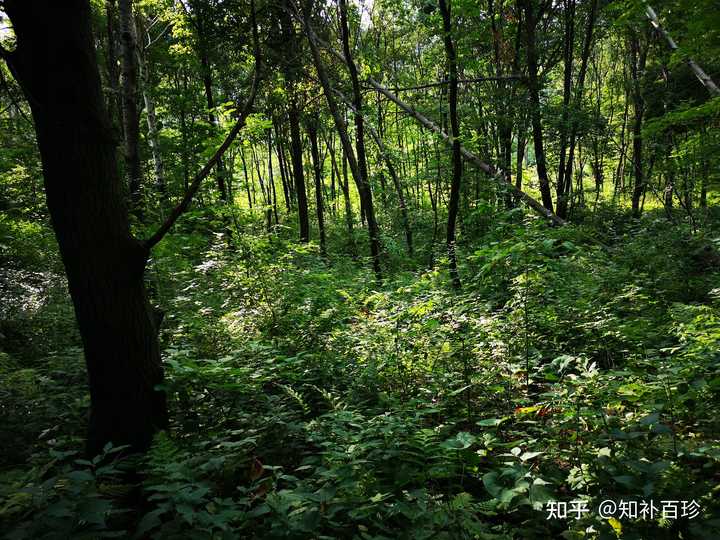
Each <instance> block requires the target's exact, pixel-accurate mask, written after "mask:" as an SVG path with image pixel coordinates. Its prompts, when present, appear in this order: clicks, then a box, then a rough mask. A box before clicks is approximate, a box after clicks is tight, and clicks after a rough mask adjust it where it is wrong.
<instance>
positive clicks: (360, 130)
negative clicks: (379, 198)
mask: <svg viewBox="0 0 720 540" xmlns="http://www.w3.org/2000/svg"><path fill="white" fill-rule="evenodd" d="M338 5H339V7H340V34H341V39H342V45H343V53H344V56H345V64H346V65H347V68H348V72H349V73H350V81H351V82H352V90H353V107H354V108H355V114H354V120H355V150H356V153H357V156H356V157H357V172H358V175H359V176H358V177H357V186H358V190H359V191H360V201H361V203H362V205H361V207H362V211H363V212H364V216H365V219H366V220H367V224H368V233H369V236H370V255H371V257H372V264H373V269H374V271H375V277H376V278H377V280H378V281H381V280H382V270H381V268H380V231H379V228H378V224H377V220H376V218H375V207H374V205H373V196H372V190H371V188H370V182H369V180H368V172H367V155H366V151H365V120H364V118H363V115H362V103H363V102H362V92H361V89H360V80H359V78H358V70H357V66H356V65H355V61H354V60H353V57H352V54H351V52H350V37H349V34H350V30H349V26H348V20H347V1H346V0H338ZM327 97H328V99H332V94H331V95H329V96H327Z"/></svg>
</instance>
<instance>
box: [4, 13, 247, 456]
mask: <svg viewBox="0 0 720 540" xmlns="http://www.w3.org/2000/svg"><path fill="white" fill-rule="evenodd" d="M251 6H252V24H253V42H254V44H255V63H256V64H255V76H254V78H253V83H252V87H251V89H250V93H249V97H248V100H247V101H246V102H245V104H244V106H243V107H242V108H241V110H240V111H239V114H238V119H237V121H236V123H235V126H234V127H233V128H232V129H231V130H230V132H229V133H228V135H227V136H226V138H225V140H224V141H223V143H222V144H221V145H220V147H219V148H218V149H217V150H216V152H215V154H214V155H213V156H212V157H211V158H210V160H209V161H208V162H207V164H206V165H205V166H204V167H203V168H202V169H201V170H200V171H199V172H198V173H197V174H196V176H195V178H194V179H193V182H192V183H191V184H190V186H189V188H188V191H187V192H186V193H185V196H184V197H183V199H182V201H181V202H180V203H179V204H178V205H177V206H176V207H175V208H174V209H173V211H172V212H171V213H170V215H169V216H168V218H167V219H166V220H165V222H164V223H163V224H162V225H161V226H160V227H159V228H158V230H157V231H156V232H155V233H154V234H153V235H151V236H150V238H148V239H147V240H146V241H144V242H141V241H138V240H137V239H136V238H134V237H133V235H132V234H131V232H130V223H129V215H128V207H127V201H126V198H125V193H126V192H127V191H126V189H125V188H124V186H123V182H122V180H121V177H120V174H119V172H118V167H117V160H116V152H115V147H116V145H117V141H116V139H115V137H114V130H113V129H112V125H111V123H110V119H109V116H108V113H107V109H106V106H105V102H104V100H103V96H102V92H101V85H100V73H99V69H98V66H97V63H96V61H95V51H94V46H93V43H94V40H93V33H92V28H91V11H90V4H89V2H88V0H70V1H68V2H66V3H63V4H62V5H60V4H58V3H57V2H52V1H50V0H33V1H32V2H28V1H24V0H6V1H5V2H3V4H2V7H3V8H4V9H5V12H6V13H7V15H8V16H9V17H10V20H11V22H12V24H13V29H14V32H15V35H16V38H17V45H16V48H15V49H14V50H12V51H8V50H6V49H4V48H0V57H1V58H2V59H3V60H5V62H6V63H7V65H8V67H9V69H10V71H11V73H12V74H13V76H14V77H15V79H16V80H17V81H18V83H19V84H20V86H21V88H22V90H23V93H24V94H25V97H26V99H27V101H28V103H29V106H30V109H31V111H32V116H33V121H34V125H35V132H36V136H37V143H38V147H39V150H40V157H41V160H42V167H43V180H44V185H45V195H46V200H47V206H48V210H49V211H50V216H51V220H52V226H53V230H54V232H55V237H56V239H57V242H58V246H59V249H60V255H61V257H62V260H63V263H64V266H65V271H66V275H67V280H68V287H69V290H70V296H71V298H72V302H73V306H74V308H75V315H76V318H77V323H78V327H79V330H80V335H81V337H82V341H83V347H84V351H85V361H86V365H87V372H88V383H89V388H90V420H89V426H88V435H87V446H86V448H87V452H88V453H89V454H92V455H94V454H96V453H98V452H100V451H101V450H102V449H103V447H104V446H105V445H106V444H107V443H108V442H111V443H113V444H114V445H116V446H117V445H129V446H130V448H131V449H132V450H137V451H142V450H145V449H147V448H148V447H149V445H150V444H151V442H152V439H153V436H154V434H155V433H156V432H157V431H158V430H160V429H164V428H165V427H167V425H168V413H167V406H166V399H165V393H164V390H163V389H162V388H161V387H160V385H161V384H162V382H163V368H162V365H161V359H160V350H159V343H158V330H159V325H160V322H161V320H162V317H161V315H159V313H158V312H157V311H155V310H154V309H153V308H152V306H151V305H150V304H149V302H148V297H147V291H146V288H145V282H144V272H145V266H146V264H147V261H148V257H149V255H150V250H151V249H152V248H153V247H154V246H155V245H156V244H157V243H158V242H159V241H160V240H161V239H162V238H163V237H164V236H165V234H167V232H168V231H169V230H170V228H171V227H172V226H173V224H174V223H175V222H176V221H177V219H178V218H179V216H180V215H181V214H182V213H183V212H184V211H185V210H187V208H188V206H189V204H190V201H191V200H192V197H193V196H194V195H195V193H196V192H197V190H198V188H199V186H200V183H201V182H202V181H203V179H205V178H206V177H207V176H208V175H209V174H210V171H211V170H212V168H213V167H214V166H215V165H216V163H217V161H218V160H219V159H221V158H222V155H223V154H224V153H225V151H226V150H227V149H228V148H229V146H230V144H231V143H232V141H233V140H234V139H235V137H236V136H237V134H238V133H239V131H240V129H241V128H242V127H243V126H244V124H245V119H246V118H247V115H248V114H249V113H250V110H251V106H252V103H253V101H254V98H255V94H256V92H257V82H258V72H259V65H260V53H259V46H258V41H259V40H258V36H257V29H256V25H255V20H254V5H253V4H252V2H251ZM61 20H62V21H64V24H62V25H60V24H58V21H61Z"/></svg>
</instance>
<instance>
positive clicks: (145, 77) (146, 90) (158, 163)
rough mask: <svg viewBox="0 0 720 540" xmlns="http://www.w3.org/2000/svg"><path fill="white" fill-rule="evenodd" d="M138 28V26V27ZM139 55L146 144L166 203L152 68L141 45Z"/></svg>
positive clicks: (158, 186)
mask: <svg viewBox="0 0 720 540" xmlns="http://www.w3.org/2000/svg"><path fill="white" fill-rule="evenodd" d="M138 27H139V28H141V27H140V25H138ZM139 49H140V51H141V53H140V54H139V59H140V64H139V67H140V73H141V74H142V81H143V99H144V101H145V112H146V116H147V126H148V143H149V145H150V151H151V153H152V157H153V165H154V169H155V190H156V191H157V192H158V193H159V194H160V198H161V200H162V201H163V202H167V184H166V182H165V163H164V162H163V157H162V151H161V150H160V136H159V132H160V130H159V129H158V121H157V111H156V109H155V98H154V96H153V94H152V88H153V86H154V84H153V83H154V81H153V74H152V66H151V64H150V62H149V59H148V58H147V53H146V51H145V46H144V44H143V43H140V44H139Z"/></svg>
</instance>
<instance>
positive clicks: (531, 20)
mask: <svg viewBox="0 0 720 540" xmlns="http://www.w3.org/2000/svg"><path fill="white" fill-rule="evenodd" d="M520 4H521V5H523V7H524V11H525V39H526V47H525V48H526V53H527V64H528V92H529V95H530V120H531V122H532V131H533V145H534V148H535V163H536V166H537V173H538V179H539V181H540V195H541V196H542V202H543V206H544V207H545V208H547V209H548V210H550V211H551V212H552V209H553V204H552V195H551V194H550V180H549V178H548V172H547V164H546V160H545V144H544V142H543V131H542V115H541V113H540V81H539V79H538V55H537V43H536V41H537V38H536V29H537V24H538V19H539V16H540V14H539V13H536V12H535V9H534V8H533V0H520Z"/></svg>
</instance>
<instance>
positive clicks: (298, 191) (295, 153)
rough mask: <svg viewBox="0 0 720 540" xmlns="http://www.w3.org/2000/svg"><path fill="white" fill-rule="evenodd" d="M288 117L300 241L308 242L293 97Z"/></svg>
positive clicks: (303, 174) (297, 113)
mask: <svg viewBox="0 0 720 540" xmlns="http://www.w3.org/2000/svg"><path fill="white" fill-rule="evenodd" d="M288 117H289V123H290V153H291V157H292V165H293V179H294V180H295V195H296V197H297V205H298V220H299V222H300V241H301V242H308V241H309V240H310V217H309V215H308V202H307V191H306V190H305V173H304V171H303V157H302V139H301V137H300V113H299V111H298V107H297V102H296V98H295V97H294V96H292V97H291V98H290V105H289V109H288Z"/></svg>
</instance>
